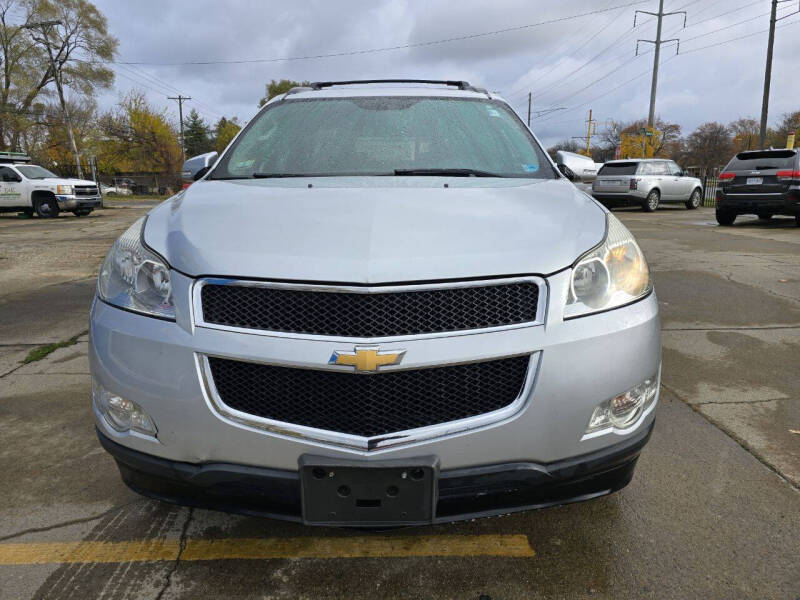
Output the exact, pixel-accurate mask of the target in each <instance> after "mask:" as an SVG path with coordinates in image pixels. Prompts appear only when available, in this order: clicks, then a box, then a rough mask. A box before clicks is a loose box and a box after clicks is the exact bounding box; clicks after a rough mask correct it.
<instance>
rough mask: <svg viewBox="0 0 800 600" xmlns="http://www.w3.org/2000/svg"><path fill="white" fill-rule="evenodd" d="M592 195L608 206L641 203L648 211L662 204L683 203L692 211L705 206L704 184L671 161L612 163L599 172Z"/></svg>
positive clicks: (619, 161) (613, 161)
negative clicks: (703, 204)
mask: <svg viewBox="0 0 800 600" xmlns="http://www.w3.org/2000/svg"><path fill="white" fill-rule="evenodd" d="M592 196H594V197H595V198H597V199H598V200H600V201H601V202H603V203H606V204H611V203H620V202H621V203H627V204H639V205H641V207H642V208H643V209H644V210H646V211H647V212H653V211H654V210H656V209H657V208H658V205H659V204H660V203H662V202H683V203H684V204H685V205H686V208H689V209H693V208H697V207H698V206H700V205H701V204H702V203H703V183H702V182H701V181H700V180H699V179H697V178H696V177H690V176H689V175H688V173H686V172H685V171H684V170H683V169H681V168H680V167H679V166H678V165H677V164H676V163H675V162H674V161H672V160H664V159H653V158H649V159H630V160H611V161H609V162H607V163H605V164H604V165H603V166H602V167H601V168H600V171H599V172H598V173H597V178H596V179H595V181H594V184H592Z"/></svg>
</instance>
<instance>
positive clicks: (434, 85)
mask: <svg viewBox="0 0 800 600" xmlns="http://www.w3.org/2000/svg"><path fill="white" fill-rule="evenodd" d="M353 96H438V97H442V96H445V97H450V96H452V97H456V98H465V97H466V98H470V97H471V98H499V96H497V95H495V94H490V93H489V92H488V91H487V90H485V89H483V88H478V87H474V86H472V85H470V84H469V82H467V81H444V80H442V81H438V80H422V79H405V80H404V79H376V80H363V81H339V82H336V81H326V82H315V83H312V84H310V85H309V86H302V87H295V88H292V89H291V90H289V91H288V92H287V93H286V94H280V95H278V96H275V98H273V99H272V100H271V101H270V102H274V101H276V100H282V99H285V98H292V99H295V98H297V99H308V98H320V97H324V98H347V97H353Z"/></svg>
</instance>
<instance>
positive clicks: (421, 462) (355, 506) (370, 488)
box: [300, 455, 439, 527]
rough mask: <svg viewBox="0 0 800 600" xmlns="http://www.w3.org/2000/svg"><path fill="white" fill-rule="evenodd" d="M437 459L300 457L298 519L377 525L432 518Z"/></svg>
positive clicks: (340, 523)
mask: <svg viewBox="0 0 800 600" xmlns="http://www.w3.org/2000/svg"><path fill="white" fill-rule="evenodd" d="M438 465H439V461H438V459H437V458H436V457H434V456H429V457H420V458H415V459H411V460H404V461H394V460H385V461H374V462H373V461H370V462H365V461H347V460H337V459H329V458H326V457H323V456H306V455H304V456H302V457H300V486H301V495H302V505H303V522H305V523H307V524H310V525H350V526H355V527H358V526H361V527H377V526H392V525H412V524H424V523H431V522H432V521H433V518H434V516H435V507H436V499H437V498H436V497H437V493H436V489H437V486H436V480H437V475H438V470H439V466H438Z"/></svg>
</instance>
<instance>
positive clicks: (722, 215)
mask: <svg viewBox="0 0 800 600" xmlns="http://www.w3.org/2000/svg"><path fill="white" fill-rule="evenodd" d="M735 220H736V213H735V212H733V211H731V210H727V209H725V208H718V209H717V223H719V224H720V225H725V226H726V227H727V226H729V225H733V222H734V221H735Z"/></svg>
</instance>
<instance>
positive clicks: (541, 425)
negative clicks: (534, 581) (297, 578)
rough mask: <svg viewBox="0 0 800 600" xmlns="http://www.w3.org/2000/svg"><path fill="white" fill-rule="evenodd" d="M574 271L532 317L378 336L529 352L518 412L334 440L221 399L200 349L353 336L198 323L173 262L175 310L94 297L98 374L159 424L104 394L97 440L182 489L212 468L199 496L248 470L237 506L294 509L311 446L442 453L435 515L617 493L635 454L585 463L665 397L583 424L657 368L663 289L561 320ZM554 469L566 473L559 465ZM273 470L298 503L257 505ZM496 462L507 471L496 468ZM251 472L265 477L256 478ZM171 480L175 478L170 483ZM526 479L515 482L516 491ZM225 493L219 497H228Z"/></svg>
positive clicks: (283, 360) (297, 352)
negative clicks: (484, 326) (115, 410)
mask: <svg viewBox="0 0 800 600" xmlns="http://www.w3.org/2000/svg"><path fill="white" fill-rule="evenodd" d="M569 279H570V273H569V272H568V271H563V272H560V273H557V274H555V275H552V276H550V277H548V278H547V280H546V303H547V306H546V308H545V309H544V310H543V313H542V314H543V315H544V316H543V321H542V322H541V323H538V324H537V325H535V326H525V327H519V328H513V329H508V330H501V331H491V332H481V333H477V332H476V333H469V334H460V335H452V336H450V335H445V336H439V337H422V338H418V339H403V340H401V341H398V340H394V341H392V340H389V341H386V342H384V341H382V342H381V347H384V346H387V347H388V348H393V347H395V346H399V347H402V348H403V349H404V350H406V355H405V359H404V363H403V364H404V365H408V368H414V367H416V368H419V367H424V366H437V365H439V364H458V363H464V362H474V361H479V360H492V359H496V358H503V357H508V356H516V355H521V354H530V355H531V356H532V362H531V364H532V365H535V368H534V369H532V370H531V373H530V375H529V377H530V381H529V382H528V384H526V388H525V392H524V396H523V399H522V402H521V403H520V406H519V408H518V409H517V410H515V411H514V412H513V414H507V415H505V414H504V415H503V417H502V418H501V419H496V420H490V421H481V422H480V423H477V424H475V426H474V427H471V428H469V429H467V430H457V431H452V430H450V431H448V430H447V429H446V428H445V429H444V430H442V431H436V432H435V433H436V434H435V435H433V436H427V437H426V436H419V437H417V438H416V439H412V440H407V441H404V442H403V443H400V444H397V445H389V446H381V447H377V448H368V449H364V448H357V447H348V446H346V445H342V444H339V443H336V440H325V439H320V438H319V437H316V438H315V437H311V436H298V435H293V434H291V433H290V432H287V431H286V430H281V429H280V428H273V429H269V430H267V429H260V428H257V427H255V426H251V425H250V424H248V423H243V422H238V421H236V420H233V419H231V418H230V417H229V416H228V415H226V414H223V413H221V412H220V411H219V410H218V407H217V406H215V404H214V401H213V398H211V397H209V394H208V389H207V387H206V385H205V383H204V373H203V370H202V364H203V357H204V356H209V355H211V356H221V357H228V358H231V359H236V360H242V361H251V362H262V363H270V364H277V365H284V366H293V367H299V368H320V366H321V365H325V364H326V363H327V362H328V360H329V358H330V356H331V354H332V352H333V351H335V350H341V349H343V348H347V345H348V343H350V346H351V347H352V343H351V342H348V341H347V339H324V340H321V339H305V338H302V337H301V338H296V337H283V336H278V335H253V334H251V333H245V332H237V331H224V330H218V329H213V328H208V327H201V326H198V325H197V324H196V322H195V316H194V313H193V306H192V302H191V299H192V297H193V286H194V281H193V280H192V279H191V278H188V277H185V276H183V275H181V274H180V273H177V272H173V274H172V284H173V297H174V299H175V310H176V321H175V322H170V321H163V320H159V319H154V318H150V317H145V316H141V315H138V314H134V313H131V312H127V311H124V310H120V309H118V308H116V307H113V306H110V305H108V304H106V303H104V302H102V301H100V300H95V302H94V304H93V307H92V313H91V319H90V339H91V343H90V347H89V360H90V366H91V372H92V377H93V379H94V381H95V382H96V383H97V384H99V385H100V386H102V387H103V388H105V389H106V390H110V391H111V392H113V393H114V394H118V395H120V396H122V397H123V398H127V399H129V400H132V401H134V402H136V403H137V404H138V405H139V406H140V407H142V408H143V409H144V410H145V411H146V412H147V413H148V414H149V415H150V416H151V417H152V419H153V421H154V422H155V424H156V427H157V428H158V436H157V439H155V438H150V437H146V436H142V435H138V434H135V433H119V432H117V431H115V430H113V429H112V428H111V427H109V425H108V423H107V422H106V420H105V418H104V417H103V416H102V415H100V414H99V412H98V411H97V409H96V408H95V411H94V413H95V422H96V425H97V428H98V430H99V432H100V433H101V435H102V436H103V437H102V438H101V440H102V439H106V440H109V443H108V444H105V445H106V447H107V449H109V450H110V451H111V452H112V454H115V456H116V457H117V458H118V460H119V461H120V462H121V467H120V468H121V470H122V472H123V477H124V478H125V480H126V481H127V482H128V484H129V485H130V486H131V487H133V488H135V489H139V490H141V491H143V492H144V493H150V494H151V495H157V496H159V497H163V498H165V499H170V498H172V499H176V500H177V499H179V498H182V497H184V496H188V497H190V498H191V497H192V496H193V495H194V496H195V497H196V496H197V490H196V489H189V490H183V491H186V492H187V493H186V494H184V493H173V492H170V491H169V489H171V488H172V487H174V485H176V484H177V485H178V487H179V488H182V487H183V486H184V485H186V484H187V482H188V483H192V484H196V483H197V482H199V481H203V482H210V483H208V484H207V485H206V484H203V485H201V486H200V489H201V490H202V494H201V495H200V498H195V502H196V503H202V502H203V497H205V496H207V495H209V497H211V496H215V495H216V493H217V492H216V491H215V490H216V489H217V488H216V486H217V483H216V482H221V483H220V484H219V485H220V486H221V487H222V488H225V490H223V491H225V493H222V492H220V496H223V497H224V496H227V495H228V493H227V492H228V490H227V488H229V487H231V486H233V487H236V486H237V485H238V484H237V483H236V482H235V481H234V480H238V481H240V482H245V483H242V486H243V487H242V488H241V490H242V494H239V497H238V498H239V499H238V500H236V502H232V503H229V504H228V506H231V507H233V506H235V505H237V504H239V505H241V506H239V508H237V510H244V511H251V512H260V513H263V514H268V513H273V512H274V513H275V514H276V515H279V514H283V515H289V516H291V514H292V510H294V511H296V510H297V508H296V502H295V500H296V489H295V492H293V493H294V494H295V496H292V495H291V493H292V492H291V489H292V486H293V485H294V486H295V488H296V483H291V481H296V478H297V471H298V464H299V461H300V459H301V457H302V456H304V455H316V456H325V457H329V458H331V459H337V460H348V461H352V460H358V461H365V462H369V461H383V460H396V461H402V460H412V459H416V458H417V457H420V456H435V457H436V458H437V459H438V464H439V468H440V472H441V477H442V479H441V490H440V496H439V509H438V511H437V518H440V517H441V518H445V517H447V516H448V515H449V516H453V515H463V514H472V513H475V512H480V511H481V510H487V511H495V512H497V511H499V512H508V511H509V510H515V509H516V508H515V507H518V508H526V507H532V506H539V505H542V506H544V505H547V504H551V503H561V502H567V501H573V500H577V499H583V498H584V497H591V496H592V495H598V494H602V493H608V492H610V491H613V490H615V489H618V488H619V487H622V486H623V485H625V483H627V481H628V480H629V479H630V475H631V472H632V469H633V464H634V462H635V457H631V456H629V457H628V458H629V459H630V460H627V462H625V461H623V462H625V466H621V465H616V463H614V465H612V466H611V467H609V468H606V467H600V468H598V469H593V470H591V472H590V471H589V470H587V469H589V467H587V466H586V465H587V464H590V463H592V461H594V457H597V456H605V455H606V454H607V453H608V452H614V450H613V449H614V448H618V447H622V446H623V445H626V447H627V444H629V443H631V444H634V445H635V443H634V442H631V440H639V441H641V442H642V444H643V443H644V441H646V435H645V434H643V433H642V432H647V431H649V430H650V428H651V426H652V423H653V420H654V417H655V405H656V402H654V403H653V404H652V405H651V406H650V408H648V409H647V410H646V411H645V412H644V413H643V414H642V415H641V416H640V418H639V419H638V421H637V422H636V423H635V424H634V425H633V426H632V427H631V428H629V429H626V430H624V431H618V430H609V431H604V432H598V433H593V434H589V435H587V434H586V433H585V430H586V427H587V424H588V421H589V419H590V417H591V415H592V412H593V411H594V409H595V407H596V406H597V405H598V404H599V403H600V402H603V401H604V400H607V399H609V398H612V397H614V396H616V395H618V394H620V393H622V392H624V391H626V390H628V389H631V388H632V387H634V386H636V385H638V384H639V383H641V382H642V381H644V380H645V379H647V378H648V377H651V376H653V374H654V373H657V372H658V370H659V367H660V362H661V351H660V348H661V343H660V324H659V319H658V302H657V299H656V297H655V294H654V293H653V294H650V295H649V296H648V297H646V298H644V299H642V300H640V301H638V302H635V303H633V304H631V305H628V306H625V307H622V308H618V309H614V310H610V311H607V312H604V313H599V314H595V315H591V316H587V317H581V318H577V319H569V320H565V319H564V315H563V308H564V301H565V299H566V297H567V291H568V287H569ZM353 376H359V377H360V376H361V375H353ZM366 376H367V377H371V376H372V377H380V376H381V375H380V374H378V375H366ZM295 433H296V432H295ZM639 447H640V446H639ZM639 447H637V452H638V448H639ZM120 448H122V450H120ZM112 449H113V450H112ZM128 451H130V452H128ZM130 456H134V457H138V459H141V460H142V461H145V463H147V464H151V465H155V467H154V468H155V471H152V470H151V469H150V468H149V467H148V466H147V464H145V465H142V464H141V461H139V462H133V459H130V458H126V457H130ZM138 459H137V460H138ZM148 461H149V462H148ZM137 465H138V466H137ZM165 465H166V467H165ZM220 465H222V466H220ZM487 465H488V466H487ZM496 465H501V467H496ZM509 465H511V466H509ZM554 465H556V466H554ZM566 465H572V467H571V469H573V470H572V471H564V470H563V469H562V467H564V468H566ZM615 465H616V466H615ZM617 467H619V468H617ZM220 469H221V470H220ZM554 470H555V471H558V473H559V474H558V475H553V473H554ZM509 471H510V472H509ZM265 472H266V473H275V474H276V475H275V477H276V478H277V479H275V481H272V482H271V483H270V486H268V487H269V490H278V488H281V486H282V485H284V484H280V483H279V482H281V481H285V480H288V481H289V483H286V484H285V485H286V486H287V487H286V490H288V491H286V490H284V491H281V492H278V491H275V493H276V494H277V496H278V497H281V496H282V495H286V494H288V496H287V497H288V498H289V499H290V501H288V505H290V507H293V508H291V510H290V509H288V508H286V507H284V508H282V509H280V510H278V509H264V510H261V508H263V507H264V506H268V504H267V503H266V500H265V497H264V495H265V493H266V492H264V493H262V492H259V489H261V488H259V485H262V486H263V479H262V478H261V475H263V473H265ZM498 472H499V473H502V474H501V475H497V473H498ZM237 473H238V475H236V474H237ZM459 473H461V474H463V475H464V477H466V479H465V480H464V481H463V485H462V484H461V483H456V482H458V481H459V477H461V475H459ZM250 475H254V476H256V479H257V480H258V481H262V483H261V484H258V485H251V484H250V483H247V481H249V478H250ZM479 475H480V477H479ZM584 475H585V476H586V477H584ZM587 477H588V479H586V478H587ZM237 478H238V479H237ZM479 479H480V481H479ZM170 480H172V483H173V485H170V486H166V482H169V481H170ZM495 480H496V482H497V486H498V490H506V491H498V492H497V493H498V494H500V496H499V497H496V498H494V499H493V498H492V497H489V498H487V499H486V500H485V502H486V505H485V506H483V505H481V504H480V503H481V502H484V500H478V497H479V496H481V494H478V493H477V492H475V493H474V489H475V488H480V489H481V490H484V489H488V488H487V486H489V487H491V486H493V485H495V484H494V483H492V482H493V481H495ZM589 480H591V481H589ZM258 481H256V483H258ZM276 482H278V483H276ZM448 482H452V488H448ZM509 482H510V483H509ZM515 482H516V483H515ZM273 484H274V485H273ZM162 486H164V487H162ZM461 487H463V488H464V490H465V492H464V493H465V494H466V496H468V497H469V498H471V500H470V503H471V505H472V507H471V508H470V507H467V508H458V507H457V505H458V502H460V500H458V501H457V496H458V493H457V491H456V489H457V488H458V489H460V488H461ZM517 487H519V489H520V491H519V495H517V492H513V493H512V492H511V490H512V488H514V489H516V488H517ZM168 488H169V489H168ZM190 488H191V486H190ZM523 490H527V491H523ZM179 491H180V490H179ZM271 493H272V492H270V494H271ZM507 494H510V495H507ZM247 495H253V496H254V499H253V500H252V502H254V503H255V504H251V503H250V501H249V500H246V499H245V498H244V496H247ZM489 496H492V494H489ZM259 499H260V500H259ZM225 502H226V501H224V500H223V501H222V504H223V506H225ZM259 502H261V504H259ZM270 502H273V500H270ZM281 502H282V501H281ZM450 502H452V505H450V504H449V503H450ZM278 503H279V504H280V502H278ZM476 503H477V504H476ZM259 506H261V508H258V507H259ZM475 506H477V508H475ZM248 507H249V508H248Z"/></svg>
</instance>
